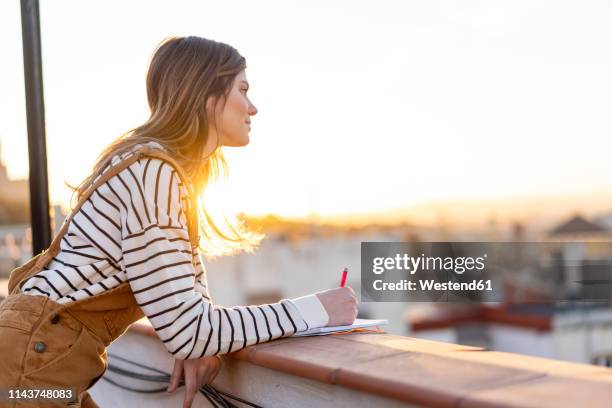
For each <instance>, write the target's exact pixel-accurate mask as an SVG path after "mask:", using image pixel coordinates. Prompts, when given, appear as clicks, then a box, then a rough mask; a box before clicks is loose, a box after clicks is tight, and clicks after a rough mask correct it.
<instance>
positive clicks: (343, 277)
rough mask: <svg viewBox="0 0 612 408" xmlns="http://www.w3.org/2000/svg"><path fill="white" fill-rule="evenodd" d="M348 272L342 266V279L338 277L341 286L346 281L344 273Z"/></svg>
mask: <svg viewBox="0 0 612 408" xmlns="http://www.w3.org/2000/svg"><path fill="white" fill-rule="evenodd" d="M347 274H348V268H344V270H343V271H342V279H340V287H341V288H343V287H344V284H345V283H346V275H347Z"/></svg>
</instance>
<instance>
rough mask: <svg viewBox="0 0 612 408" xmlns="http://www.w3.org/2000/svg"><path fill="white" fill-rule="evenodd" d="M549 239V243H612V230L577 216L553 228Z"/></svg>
mask: <svg viewBox="0 0 612 408" xmlns="http://www.w3.org/2000/svg"><path fill="white" fill-rule="evenodd" d="M548 238H549V241H560V242H576V241H580V242H610V241H612V230H610V229H609V228H607V227H606V226H604V225H600V224H599V223H597V222H595V221H589V220H587V219H586V218H584V217H583V216H581V215H580V214H576V215H574V216H573V217H572V218H570V219H569V220H567V221H565V222H563V223H562V224H560V225H558V226H557V227H555V228H553V229H552V230H551V231H550V232H549V234H548Z"/></svg>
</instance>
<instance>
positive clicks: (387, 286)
mask: <svg viewBox="0 0 612 408" xmlns="http://www.w3.org/2000/svg"><path fill="white" fill-rule="evenodd" d="M372 286H373V287H374V290H443V291H447V290H460V291H464V290H479V291H480V290H493V287H492V286H491V279H487V280H483V279H479V280H476V279H475V280H472V281H470V282H453V281H448V282H438V281H435V280H433V279H419V285H417V283H416V282H413V281H410V280H407V279H402V280H401V281H399V282H383V281H382V280H380V279H377V280H375V281H374V282H373V285H372Z"/></svg>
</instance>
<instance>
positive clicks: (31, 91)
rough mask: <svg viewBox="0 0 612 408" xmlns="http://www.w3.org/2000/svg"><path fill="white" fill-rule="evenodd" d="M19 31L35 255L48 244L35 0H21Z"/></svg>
mask: <svg viewBox="0 0 612 408" xmlns="http://www.w3.org/2000/svg"><path fill="white" fill-rule="evenodd" d="M21 32H22V37H23V40H22V41H23V70H24V79H25V91H26V112H27V118H28V153H29V159H30V223H31V225H32V251H33V254H34V255H36V254H38V253H40V252H41V251H42V250H44V249H46V248H48V247H49V245H50V244H51V217H50V215H49V184H48V180H47V147H46V143H45V102H44V98H43V80H42V57H41V44H40V16H39V7H38V0H21Z"/></svg>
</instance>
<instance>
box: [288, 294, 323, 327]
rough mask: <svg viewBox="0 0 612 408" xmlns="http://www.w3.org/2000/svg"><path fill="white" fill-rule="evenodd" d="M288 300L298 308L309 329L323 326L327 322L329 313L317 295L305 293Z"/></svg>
mask: <svg viewBox="0 0 612 408" xmlns="http://www.w3.org/2000/svg"><path fill="white" fill-rule="evenodd" d="M288 300H289V301H290V302H291V303H293V304H294V305H295V307H296V308H297V309H298V311H299V312H300V314H301V315H302V317H303V318H304V320H305V321H306V324H307V325H308V328H309V329H313V328H315V327H325V325H327V322H329V315H328V314H327V311H326V310H325V307H323V303H321V301H320V300H319V298H318V297H317V295H315V294H312V295H306V296H301V297H299V298H295V299H288Z"/></svg>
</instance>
